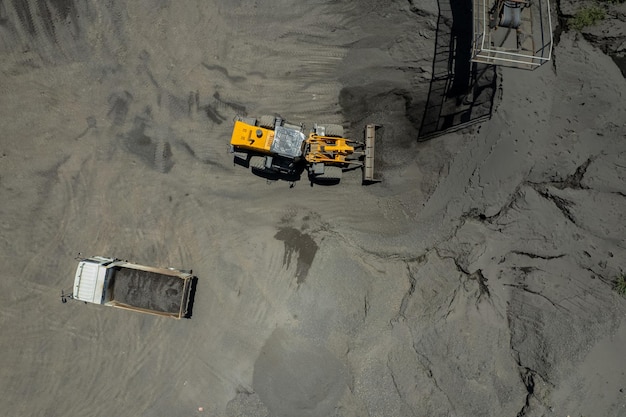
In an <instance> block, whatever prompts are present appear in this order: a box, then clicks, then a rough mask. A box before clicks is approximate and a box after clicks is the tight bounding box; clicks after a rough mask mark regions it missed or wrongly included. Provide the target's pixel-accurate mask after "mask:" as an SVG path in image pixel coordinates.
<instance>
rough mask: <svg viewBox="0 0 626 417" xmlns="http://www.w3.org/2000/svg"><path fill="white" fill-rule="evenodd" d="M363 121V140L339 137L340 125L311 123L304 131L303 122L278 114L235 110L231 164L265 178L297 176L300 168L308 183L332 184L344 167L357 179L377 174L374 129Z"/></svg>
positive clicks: (373, 179)
mask: <svg viewBox="0 0 626 417" xmlns="http://www.w3.org/2000/svg"><path fill="white" fill-rule="evenodd" d="M378 128H380V126H379V125H375V124H368V125H366V126H365V129H364V131H365V132H364V141H363V142H358V141H353V140H350V139H346V138H344V136H343V135H344V132H343V127H342V126H340V125H336V124H325V125H320V124H317V123H316V124H313V127H312V128H311V129H310V131H309V133H308V135H306V134H305V133H304V132H305V127H304V125H303V124H293V123H289V122H287V121H285V120H284V119H283V118H282V117H280V116H271V115H266V116H261V117H259V118H254V117H244V116H236V117H235V124H234V127H233V133H232V136H231V140H230V151H231V152H232V153H233V154H234V161H235V163H236V164H239V165H242V166H245V167H249V168H250V169H251V170H252V172H253V173H254V174H256V175H259V176H261V177H264V178H267V179H283V180H287V181H292V182H293V181H297V180H299V179H300V177H301V175H302V174H303V173H304V172H305V171H306V172H307V175H308V178H309V180H310V181H311V183H317V184H326V185H330V184H337V183H339V182H340V181H341V178H342V175H343V172H344V171H350V170H355V169H359V168H360V169H361V170H362V183H363V184H370V183H374V182H378V181H380V180H381V178H380V175H379V173H378V172H377V171H376V170H375V168H376V166H375V158H374V156H375V152H374V148H375V143H376V130H377V129H378Z"/></svg>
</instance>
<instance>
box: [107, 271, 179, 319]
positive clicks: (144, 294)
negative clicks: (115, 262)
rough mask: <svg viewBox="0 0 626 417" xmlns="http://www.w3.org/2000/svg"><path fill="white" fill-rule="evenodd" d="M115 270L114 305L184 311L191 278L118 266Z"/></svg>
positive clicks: (159, 310) (113, 281)
mask: <svg viewBox="0 0 626 417" xmlns="http://www.w3.org/2000/svg"><path fill="white" fill-rule="evenodd" d="M114 271H115V279H112V280H110V282H111V288H110V291H111V296H112V297H111V299H112V302H113V303H114V304H115V305H117V306H120V307H131V308H137V309H141V310H147V311H154V312H161V313H165V314H167V315H174V316H182V315H184V314H185V309H186V307H187V306H186V305H183V303H186V300H187V298H188V294H187V293H188V292H189V288H188V287H189V281H190V280H189V279H183V278H180V277H177V276H169V275H164V274H160V273H156V272H149V271H142V270H138V269H130V268H125V267H115V268H114Z"/></svg>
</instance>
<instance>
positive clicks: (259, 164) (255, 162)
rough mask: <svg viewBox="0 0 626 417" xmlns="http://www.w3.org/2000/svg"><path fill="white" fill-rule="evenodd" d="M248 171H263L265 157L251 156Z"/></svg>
mask: <svg viewBox="0 0 626 417" xmlns="http://www.w3.org/2000/svg"><path fill="white" fill-rule="evenodd" d="M250 169H251V170H252V171H253V172H254V171H265V157H264V156H251V157H250Z"/></svg>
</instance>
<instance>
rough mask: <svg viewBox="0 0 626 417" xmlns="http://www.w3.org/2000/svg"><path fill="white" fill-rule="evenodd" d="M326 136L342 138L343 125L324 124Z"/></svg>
mask: <svg viewBox="0 0 626 417" xmlns="http://www.w3.org/2000/svg"><path fill="white" fill-rule="evenodd" d="M324 127H325V128H326V136H331V137H334V138H343V126H341V125H325V126H324Z"/></svg>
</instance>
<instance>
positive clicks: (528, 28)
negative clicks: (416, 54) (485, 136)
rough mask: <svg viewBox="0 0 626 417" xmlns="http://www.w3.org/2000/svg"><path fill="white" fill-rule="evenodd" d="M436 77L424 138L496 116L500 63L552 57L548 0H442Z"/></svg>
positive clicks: (522, 64) (532, 64) (534, 63)
mask: <svg viewBox="0 0 626 417" xmlns="http://www.w3.org/2000/svg"><path fill="white" fill-rule="evenodd" d="M438 6H439V16H438V20H437V35H436V41H435V55H434V59H433V67H432V78H431V82H430V88H429V92H428V99H427V102H426V106H425V109H424V116H423V117H422V123H421V126H420V132H419V136H418V140H419V141H425V140H428V139H432V138H433V137H436V136H439V135H442V134H445V133H449V132H452V131H455V130H458V129H461V128H464V127H468V126H471V125H474V124H476V123H480V122H482V121H484V120H488V119H489V118H491V114H492V112H493V106H494V100H495V97H496V91H497V89H498V74H497V71H496V68H497V66H508V67H515V68H522V69H535V68H537V67H538V66H540V65H542V64H544V63H545V62H548V61H549V60H550V56H551V52H552V29H551V21H550V16H549V7H550V6H549V3H548V0H473V2H468V1H465V0H438Z"/></svg>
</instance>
